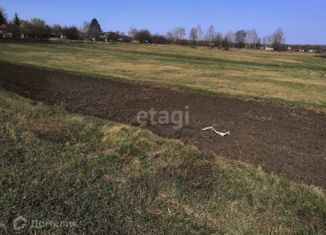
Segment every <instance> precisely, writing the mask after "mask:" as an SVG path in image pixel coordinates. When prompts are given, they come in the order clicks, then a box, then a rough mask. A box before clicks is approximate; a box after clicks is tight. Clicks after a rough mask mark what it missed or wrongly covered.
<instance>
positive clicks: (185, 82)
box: [0, 43, 326, 111]
mask: <svg viewBox="0 0 326 235" xmlns="http://www.w3.org/2000/svg"><path fill="white" fill-rule="evenodd" d="M0 58H1V60H6V61H10V62H14V63H24V64H29V65H33V66H41V67H43V68H47V69H59V70H65V71H69V72H74V73H82V74H88V75H92V76H99V77H104V78H111V79H112V78H114V79H124V80H129V81H135V82H148V83H152V84H158V85H167V86H172V87H179V88H182V89H185V90H191V91H197V92H198V91H200V92H205V93H209V94H220V95H227V96H238V97H242V98H250V99H251V98H254V99H258V100H263V101H269V102H281V103H285V104H290V105H295V106H301V107H305V108H312V109H314V110H317V111H326V60H325V59H323V58H319V57H314V56H312V55H307V54H300V53H278V52H274V53H273V52H264V51H254V50H241V51H239V50H231V51H224V50H217V49H214V50H212V49H208V48H196V49H193V48H189V47H181V46H171V45H170V46H158V45H156V46H153V45H139V44H127V43H115V44H111V43H70V44H53V43H52V44H51V43H0Z"/></svg>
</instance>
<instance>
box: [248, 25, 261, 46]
mask: <svg viewBox="0 0 326 235" xmlns="http://www.w3.org/2000/svg"><path fill="white" fill-rule="evenodd" d="M246 34H247V35H246V43H247V47H248V48H257V44H258V42H259V40H260V39H259V37H258V34H257V32H256V30H255V29H251V30H247V32H246Z"/></svg>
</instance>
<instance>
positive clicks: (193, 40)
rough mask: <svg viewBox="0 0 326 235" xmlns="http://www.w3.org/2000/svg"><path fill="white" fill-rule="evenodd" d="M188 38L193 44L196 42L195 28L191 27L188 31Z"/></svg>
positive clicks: (196, 33)
mask: <svg viewBox="0 0 326 235" xmlns="http://www.w3.org/2000/svg"><path fill="white" fill-rule="evenodd" d="M189 40H190V41H192V42H193V43H194V44H196V43H197V40H198V32H197V28H191V30H190V33H189Z"/></svg>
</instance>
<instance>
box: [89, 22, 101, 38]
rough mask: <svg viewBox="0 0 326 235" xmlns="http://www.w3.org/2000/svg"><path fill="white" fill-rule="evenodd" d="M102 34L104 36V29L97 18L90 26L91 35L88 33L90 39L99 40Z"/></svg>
mask: <svg viewBox="0 0 326 235" xmlns="http://www.w3.org/2000/svg"><path fill="white" fill-rule="evenodd" d="M101 34H102V29H101V26H100V24H99V23H98V21H97V19H96V18H94V19H92V21H91V24H90V26H89V33H88V35H89V37H91V38H95V39H97V38H99V37H100V36H101Z"/></svg>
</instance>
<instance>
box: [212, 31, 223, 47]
mask: <svg viewBox="0 0 326 235" xmlns="http://www.w3.org/2000/svg"><path fill="white" fill-rule="evenodd" d="M222 41H223V35H222V34H221V33H218V32H217V33H215V38H214V42H215V45H216V46H217V47H221V46H222Z"/></svg>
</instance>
